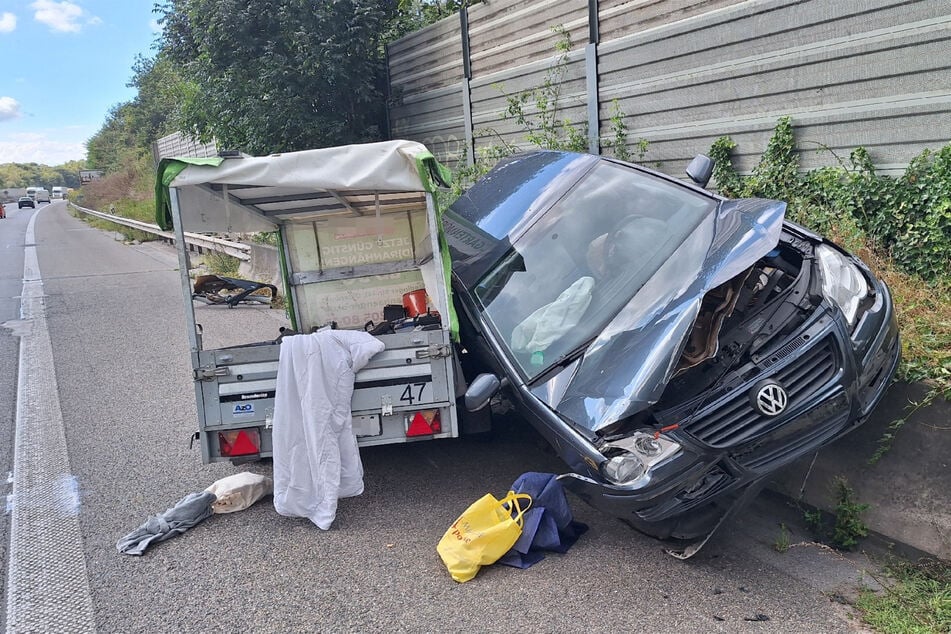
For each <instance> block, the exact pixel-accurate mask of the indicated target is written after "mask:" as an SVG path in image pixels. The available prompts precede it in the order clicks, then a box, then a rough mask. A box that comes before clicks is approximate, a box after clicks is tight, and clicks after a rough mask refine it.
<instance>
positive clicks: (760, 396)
mask: <svg viewBox="0 0 951 634" xmlns="http://www.w3.org/2000/svg"><path fill="white" fill-rule="evenodd" d="M751 396H752V397H753V398H752V400H753V406H754V407H756V409H757V410H758V411H759V413H760V414H762V415H763V416H776V415H778V414H782V413H783V410H785V409H786V405H787V404H788V403H789V396H788V395H787V394H786V390H784V389H783V386H782V385H780V384H779V383H773V382H769V383H766V384H760V385H759V386H757V387H754V388H753V393H752V394H751Z"/></svg>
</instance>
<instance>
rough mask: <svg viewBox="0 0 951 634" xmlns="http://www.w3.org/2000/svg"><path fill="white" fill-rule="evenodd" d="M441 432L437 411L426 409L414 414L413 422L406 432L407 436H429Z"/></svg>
mask: <svg viewBox="0 0 951 634" xmlns="http://www.w3.org/2000/svg"><path fill="white" fill-rule="evenodd" d="M441 431H442V424H441V423H440V422H439V410H438V409H427V410H423V411H421V412H416V413H415V414H414V415H413V420H412V422H410V424H409V428H408V429H407V430H406V435H407V436H431V435H432V434H438V433H439V432H441Z"/></svg>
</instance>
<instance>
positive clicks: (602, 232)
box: [474, 162, 716, 379]
mask: <svg viewBox="0 0 951 634" xmlns="http://www.w3.org/2000/svg"><path fill="white" fill-rule="evenodd" d="M715 206H716V201H715V200H714V199H713V198H710V197H708V196H705V195H703V194H701V193H698V192H695V191H692V190H690V189H688V188H686V187H681V186H679V185H677V184H675V183H671V182H669V181H667V180H664V179H662V178H659V177H655V176H652V175H649V174H645V173H643V172H639V171H636V170H633V169H631V168H628V167H624V166H622V165H617V164H614V163H609V162H602V163H600V164H599V165H598V166H596V167H595V168H594V169H593V170H591V171H590V172H589V173H588V174H587V175H585V176H584V177H583V178H582V179H581V180H580V181H579V182H578V183H577V184H576V185H575V186H574V187H573V188H572V189H571V190H570V191H569V192H568V193H567V194H566V195H565V196H564V197H563V198H562V199H561V200H559V201H558V202H557V203H556V204H555V205H553V206H552V207H551V208H550V209H549V210H548V211H547V212H546V213H545V214H544V215H543V216H542V217H541V218H539V219H538V220H537V221H536V222H535V224H534V225H533V226H531V227H530V228H529V229H528V230H527V231H525V232H524V233H523V234H522V235H521V236H520V237H519V238H518V239H517V240H516V241H515V242H514V243H513V245H512V248H511V249H510V250H509V251H508V252H507V253H506V254H505V255H504V256H503V257H501V258H500V259H499V261H498V262H496V263H495V265H494V266H493V267H492V268H490V269H489V271H488V272H487V273H486V274H485V275H484V276H482V278H481V279H480V281H479V282H478V283H477V285H476V286H475V289H474V292H475V295H476V297H477V298H478V300H479V303H480V305H481V309H482V310H483V311H484V313H485V315H486V317H487V318H488V321H489V323H490V324H491V326H492V328H493V329H494V330H495V331H496V335H497V336H498V337H499V340H500V341H501V342H502V343H504V345H505V346H506V347H507V349H508V352H509V356H510V357H511V359H512V360H513V361H514V362H515V364H516V365H517V366H518V367H519V368H520V369H521V371H522V372H523V373H524V374H525V375H526V376H527V377H528V378H529V379H531V378H533V377H535V376H537V375H538V374H540V373H541V372H543V371H544V370H545V369H546V368H548V367H551V365H552V364H554V363H557V362H558V361H559V360H560V359H562V358H564V357H565V356H566V355H570V354H571V353H572V352H574V351H576V350H578V349H579V347H581V346H583V345H584V344H585V343H586V342H588V341H590V340H591V339H593V338H594V337H595V336H596V335H597V334H598V333H599V332H600V331H601V330H602V329H603V328H604V326H605V325H606V324H607V323H608V322H609V321H610V320H611V319H612V318H613V317H614V316H615V315H616V314H617V313H618V311H619V310H620V309H621V308H622V307H623V306H624V305H625V304H627V303H628V301H630V299H631V298H632V297H633V296H634V295H635V294H636V293H637V292H638V290H639V289H640V288H641V287H642V286H643V285H644V284H645V282H647V280H649V279H650V278H651V276H652V275H653V274H654V273H655V272H656V271H657V270H658V268H659V267H660V265H661V264H663V262H664V261H665V260H666V259H667V258H668V257H670V255H671V254H672V253H673V252H674V250H675V249H676V248H677V247H678V246H679V245H680V244H681V243H682V242H683V240H684V239H685V237H686V236H687V235H688V234H690V232H691V231H693V230H694V229H695V228H696V227H697V225H698V224H699V223H700V222H701V220H702V219H703V218H704V217H706V216H707V214H709V213H711V212H712V210H713V209H714V208H715Z"/></svg>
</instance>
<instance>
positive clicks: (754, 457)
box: [732, 393, 849, 471]
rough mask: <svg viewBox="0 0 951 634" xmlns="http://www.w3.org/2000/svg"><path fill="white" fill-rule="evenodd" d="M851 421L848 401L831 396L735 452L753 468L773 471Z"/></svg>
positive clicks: (834, 433)
mask: <svg viewBox="0 0 951 634" xmlns="http://www.w3.org/2000/svg"><path fill="white" fill-rule="evenodd" d="M848 422H849V401H848V399H847V398H846V397H845V395H844V394H841V393H840V394H839V395H838V396H836V397H834V398H831V399H829V400H827V401H825V402H824V403H822V404H821V405H819V406H817V407H814V408H812V409H811V410H809V411H808V412H805V413H803V414H800V415H799V416H798V417H796V419H795V420H791V421H789V422H787V423H786V424H784V425H783V426H782V428H780V429H778V430H776V432H775V433H773V434H770V435H768V436H766V437H765V438H764V439H763V440H761V441H758V442H757V441H754V442H752V443H750V445H752V446H750V445H747V446H746V447H743V448H742V449H740V450H738V451H736V452H735V453H733V454H732V457H733V459H734V460H736V461H737V463H738V464H740V465H742V466H743V467H745V468H747V469H749V470H751V471H772V470H773V469H776V468H778V467H780V466H782V465H783V464H785V463H787V462H789V461H791V460H794V459H796V458H798V457H799V456H800V455H802V454H803V453H805V452H806V451H810V450H815V449H817V448H818V447H820V446H822V445H823V444H825V442H826V441H827V440H829V439H830V438H832V437H834V436H835V435H836V434H837V433H839V432H840V431H842V429H843V428H844V427H845V426H846V425H847V424H848Z"/></svg>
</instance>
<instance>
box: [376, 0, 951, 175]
mask: <svg viewBox="0 0 951 634" xmlns="http://www.w3.org/2000/svg"><path fill="white" fill-rule="evenodd" d="M592 4H595V5H596V6H597V12H596V15H592V16H589V14H588V5H589V3H588V2H587V1H585V0H518V1H516V0H492V1H491V2H486V3H481V4H477V5H475V6H473V7H470V8H469V9H468V12H467V13H466V15H465V16H464V17H465V19H464V20H463V19H461V17H460V16H458V15H457V16H453V17H450V18H446V19H445V20H443V21H441V22H439V23H437V24H435V25H432V26H430V27H427V28H426V29H423V30H422V31H419V32H417V33H414V34H412V35H409V36H407V37H405V38H403V39H402V40H400V41H398V42H395V43H393V44H392V45H391V46H390V47H389V68H390V86H391V96H392V98H391V102H392V107H391V108H390V133H391V136H392V137H393V138H409V139H413V140H417V141H421V142H423V143H425V144H427V145H428V146H430V147H431V149H433V151H434V152H435V153H436V154H437V156H439V158H440V159H441V160H443V161H445V162H447V163H449V164H450V165H452V164H455V163H456V162H459V161H465V160H467V155H469V154H471V151H470V150H478V148H480V147H485V146H487V145H491V144H498V143H500V142H501V141H503V140H504V141H506V142H510V143H511V142H517V143H520V144H521V145H522V146H525V147H527V146H526V143H525V142H524V140H523V138H522V134H521V131H520V130H519V129H518V127H517V126H516V125H515V124H514V122H513V121H511V120H510V119H507V118H506V117H505V116H503V114H502V112H503V110H504V108H505V105H506V102H505V95H506V94H510V95H512V94H516V93H517V92H518V91H519V90H523V89H528V88H533V87H538V86H541V85H542V84H543V82H544V81H545V78H546V76H547V73H548V72H549V69H550V68H552V66H553V65H554V62H555V59H556V58H555V50H554V46H555V43H556V41H557V40H558V37H559V36H558V35H557V34H555V33H554V32H553V31H552V29H551V27H553V26H556V25H561V26H562V27H563V28H564V30H565V31H566V32H567V33H569V34H570V36H571V40H572V42H573V50H572V52H571V54H570V56H569V60H568V64H567V66H566V68H565V71H566V72H565V76H564V77H563V82H562V84H561V97H560V110H559V118H565V117H567V118H569V119H570V120H571V121H572V122H574V123H576V124H581V125H584V124H585V123H586V122H587V121H588V120H589V118H590V119H591V121H592V123H593V125H592V128H595V127H597V128H599V129H600V132H601V135H602V136H608V135H609V134H610V129H609V127H610V119H611V111H612V106H613V102H614V100H617V101H618V103H619V105H620V108H621V111H622V112H623V113H624V114H625V115H626V116H625V123H626V124H627V126H628V128H629V131H630V132H629V140H630V143H631V144H632V146H633V143H635V142H636V141H637V140H638V139H640V138H644V139H647V140H648V141H650V144H651V145H650V149H649V150H648V153H647V155H646V157H645V159H644V161H645V162H647V163H649V164H650V165H652V166H656V167H659V168H660V169H661V170H664V171H667V172H670V173H676V174H680V173H681V172H682V169H683V167H684V166H685V164H686V162H687V161H689V159H690V158H691V157H692V156H694V155H695V154H696V153H699V152H706V151H707V150H708V149H709V147H710V145H711V143H712V142H713V141H714V140H715V139H716V138H717V137H719V136H722V135H730V136H731V137H733V139H734V140H735V141H736V142H737V143H738V144H739V147H738V148H737V151H738V159H739V160H738V167H739V168H740V169H741V170H743V171H747V170H749V169H751V168H752V166H753V165H754V164H755V162H756V160H758V157H759V155H760V154H761V153H762V151H763V150H764V148H765V145H766V141H767V140H768V138H769V137H770V135H771V133H772V129H773V127H774V125H775V123H776V120H777V119H778V118H779V117H780V116H782V115H791V116H792V118H793V123H794V125H795V127H796V131H797V138H798V141H799V146H800V148H801V149H802V150H804V152H803V153H802V157H801V159H802V165H803V167H804V168H812V167H816V166H819V165H828V164H834V163H835V162H836V161H837V159H836V157H835V155H838V156H839V157H842V158H847V157H848V154H849V152H850V151H851V150H852V149H853V148H855V147H857V146H864V147H865V148H867V149H868V150H869V151H870V153H871V155H872V157H873V160H874V161H875V162H876V164H877V165H878V167H879V168H880V169H881V170H883V171H884V172H885V173H898V172H900V171H901V170H902V169H903V168H904V167H905V166H906V165H907V163H908V162H909V160H910V159H911V158H912V157H914V156H915V155H917V154H918V153H920V152H921V150H923V149H925V148H937V147H940V146H943V145H944V144H946V143H947V142H948V141H949V139H951V72H949V68H948V67H949V60H951V3H948V2H937V1H934V0H920V1H911V2H908V1H903V0H849V1H848V2H829V1H828V0H746V1H737V0H600V2H596V3H592ZM589 17H590V18H591V20H590V21H589ZM592 22H593V24H592ZM464 26H465V27H466V28H465V29H464V28H463V27H464ZM592 26H594V27H596V28H594V29H592ZM592 31H595V32H596V34H597V37H596V38H595V39H596V42H595V43H594V44H593V45H592V46H591V47H590V49H591V50H590V52H589V58H590V59H588V60H586V53H585V50H584V49H585V46H586V44H588V42H589V40H591V39H592V38H591V37H590V35H591V34H592ZM465 44H468V51H469V54H468V60H466V59H465V56H464V53H465V51H466V46H465ZM467 62H468V63H467ZM589 99H590V101H591V103H592V104H594V105H593V106H592V111H591V112H592V113H596V114H593V115H592V116H590V117H589V114H588V110H587V104H588V101H589ZM468 104H471V107H467V105H468ZM820 145H824V146H827V147H828V148H829V149H830V150H832V152H834V153H835V155H833V153H832V152H828V151H823V152H816V151H813V150H815V149H818V148H819V147H820ZM631 149H633V147H632V148H631Z"/></svg>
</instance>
